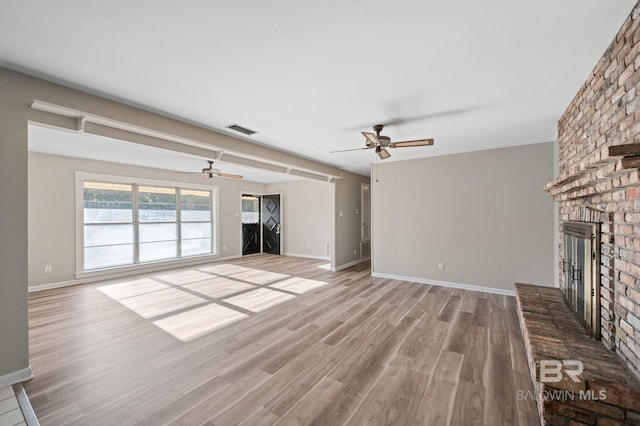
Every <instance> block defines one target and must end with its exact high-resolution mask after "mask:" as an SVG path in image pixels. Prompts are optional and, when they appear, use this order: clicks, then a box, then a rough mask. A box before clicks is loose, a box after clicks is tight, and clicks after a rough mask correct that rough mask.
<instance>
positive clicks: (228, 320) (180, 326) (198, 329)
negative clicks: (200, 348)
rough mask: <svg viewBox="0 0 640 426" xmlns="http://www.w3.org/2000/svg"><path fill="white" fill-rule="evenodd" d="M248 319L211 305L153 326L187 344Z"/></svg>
mask: <svg viewBox="0 0 640 426" xmlns="http://www.w3.org/2000/svg"><path fill="white" fill-rule="evenodd" d="M248 317H249V315H247V314H243V313H241V312H238V311H235V310H233V309H229V308H226V307H224V306H220V305H217V304H211V305H207V306H202V307H199V308H195V309H190V310H188V311H186V312H182V313H179V314H176V315H172V316H170V317H166V318H162V319H159V320H156V321H153V324H154V325H156V326H157V327H159V328H161V329H162V330H164V331H166V332H167V333H169V334H171V335H172V336H173V337H175V338H176V339H178V340H181V341H183V342H185V343H186V342H190V341H192V340H195V339H197V338H198V337H202V336H204V335H207V334H209V333H211V332H213V331H215V330H218V329H220V328H222V327H224V326H227V325H229V324H232V323H234V322H236V321H239V320H241V319H244V318H248Z"/></svg>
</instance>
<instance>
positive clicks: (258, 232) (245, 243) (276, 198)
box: [242, 194, 282, 256]
mask: <svg viewBox="0 0 640 426" xmlns="http://www.w3.org/2000/svg"><path fill="white" fill-rule="evenodd" d="M281 231H282V208H281V197H280V194H268V195H264V194H263V195H257V194H242V255H243V256H245V255H250V254H257V253H270V254H277V255H279V254H281V246H282V244H281V241H282V232H281Z"/></svg>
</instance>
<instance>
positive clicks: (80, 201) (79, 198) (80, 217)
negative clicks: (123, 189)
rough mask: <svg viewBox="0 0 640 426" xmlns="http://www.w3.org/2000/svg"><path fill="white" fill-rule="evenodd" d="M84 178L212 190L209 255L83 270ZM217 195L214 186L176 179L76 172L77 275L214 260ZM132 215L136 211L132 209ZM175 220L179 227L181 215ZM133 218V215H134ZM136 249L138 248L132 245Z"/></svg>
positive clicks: (217, 240)
mask: <svg viewBox="0 0 640 426" xmlns="http://www.w3.org/2000/svg"><path fill="white" fill-rule="evenodd" d="M85 181H97V182H106V183H120V184H133V185H145V186H160V187H172V188H178V189H186V190H189V189H193V190H201V191H211V203H212V204H213V205H212V208H211V215H212V226H211V232H212V233H213V235H212V236H211V244H212V253H210V254H202V255H193V256H187V257H181V258H173V259H164V260H158V261H152V262H145V263H137V264H132V265H124V266H114V267H108V268H103V269H93V270H89V271H85V270H83V266H84V182H85ZM219 200H220V197H219V187H218V186H214V185H198V184H192V183H185V182H177V181H166V180H155V179H145V178H137V177H131V176H117V175H107V174H100V173H89V172H81V171H76V172H75V203H76V209H75V223H76V272H75V277H76V278H89V277H96V276H101V275H110V274H116V273H122V272H129V271H131V272H136V271H145V270H153V269H157V268H158V267H159V266H163V267H164V266H171V265H175V266H180V265H182V264H188V263H194V261H196V262H206V261H209V260H214V259H216V258H219V257H220V252H219V247H220V226H219V221H218V217H219V209H220V202H219ZM134 216H135V212H134ZM177 219H178V226H180V221H179V219H180V218H177ZM134 221H135V218H134ZM135 249H136V250H137V248H135Z"/></svg>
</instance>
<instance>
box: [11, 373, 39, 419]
mask: <svg viewBox="0 0 640 426" xmlns="http://www.w3.org/2000/svg"><path fill="white" fill-rule="evenodd" d="M13 392H14V393H15V394H16V398H17V399H18V404H19V405H20V410H22V416H23V417H24V421H25V423H27V426H40V422H39V421H38V417H36V413H35V412H34V411H33V407H32V406H31V401H29V397H28V396H27V392H25V390H24V387H23V386H22V385H21V384H20V383H17V384H15V385H13Z"/></svg>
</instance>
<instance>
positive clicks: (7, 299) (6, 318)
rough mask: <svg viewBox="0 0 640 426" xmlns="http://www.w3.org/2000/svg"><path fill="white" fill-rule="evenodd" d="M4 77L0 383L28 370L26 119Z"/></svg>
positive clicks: (0, 76) (0, 89)
mask: <svg viewBox="0 0 640 426" xmlns="http://www.w3.org/2000/svg"><path fill="white" fill-rule="evenodd" d="M10 77H12V75H7V74H6V73H3V72H1V69H0V93H1V94H2V95H0V129H2V130H1V131H0V182H1V183H2V185H0V211H1V212H2V220H0V271H1V273H0V378H2V377H3V376H4V377H7V376H8V375H10V374H16V373H18V372H20V371H24V370H25V369H28V368H29V359H28V353H29V348H28V346H29V342H28V329H27V321H28V319H27V116H28V114H27V110H26V108H25V99H24V96H23V94H22V93H20V92H16V91H15V90H14V81H13V79H12V78H10ZM27 377H28V376H27ZM27 377H19V378H18V379H25V378H27Z"/></svg>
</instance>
